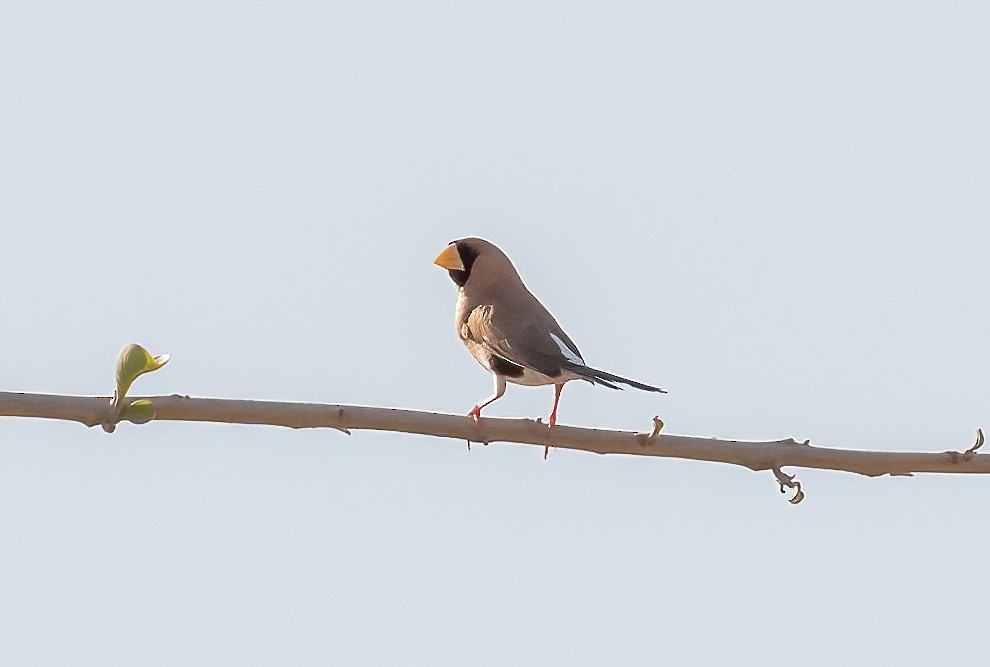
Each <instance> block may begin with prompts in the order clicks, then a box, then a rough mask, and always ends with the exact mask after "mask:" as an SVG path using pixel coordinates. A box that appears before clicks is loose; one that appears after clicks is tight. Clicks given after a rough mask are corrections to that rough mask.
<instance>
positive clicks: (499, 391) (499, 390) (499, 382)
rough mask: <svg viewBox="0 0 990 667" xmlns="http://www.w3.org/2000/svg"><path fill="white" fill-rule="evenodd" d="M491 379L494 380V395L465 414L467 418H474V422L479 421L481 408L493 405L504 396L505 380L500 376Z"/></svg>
mask: <svg viewBox="0 0 990 667" xmlns="http://www.w3.org/2000/svg"><path fill="white" fill-rule="evenodd" d="M492 377H493V378H495V393H494V394H492V395H491V396H489V397H488V400H487V401H485V402H484V403H479V404H478V405H476V406H474V407H473V408H471V412H469V413H467V416H468V417H474V421H480V420H481V408H483V407H485V406H486V405H490V404H492V403H494V402H495V401H497V400H498V399H500V398H502V396H503V395H505V378H504V377H502V376H501V375H495V374H493V375H492Z"/></svg>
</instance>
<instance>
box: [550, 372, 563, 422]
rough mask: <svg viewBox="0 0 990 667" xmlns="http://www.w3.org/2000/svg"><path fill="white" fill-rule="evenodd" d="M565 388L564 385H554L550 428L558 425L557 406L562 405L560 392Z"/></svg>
mask: <svg viewBox="0 0 990 667" xmlns="http://www.w3.org/2000/svg"><path fill="white" fill-rule="evenodd" d="M563 388H564V383H563V382H561V383H560V384H556V385H554V394H553V411H552V412H551V413H550V428H553V427H554V426H556V425H557V404H558V403H560V391H561V389H563Z"/></svg>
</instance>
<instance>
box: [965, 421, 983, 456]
mask: <svg viewBox="0 0 990 667" xmlns="http://www.w3.org/2000/svg"><path fill="white" fill-rule="evenodd" d="M982 446H983V429H982V428H978V429H976V442H975V443H974V444H973V446H972V447H970V448H969V449H967V450H966V451H965V452H963V460H964V461H969V460H970V459H971V458H973V457H974V456H976V450H978V449H979V448H980V447H982Z"/></svg>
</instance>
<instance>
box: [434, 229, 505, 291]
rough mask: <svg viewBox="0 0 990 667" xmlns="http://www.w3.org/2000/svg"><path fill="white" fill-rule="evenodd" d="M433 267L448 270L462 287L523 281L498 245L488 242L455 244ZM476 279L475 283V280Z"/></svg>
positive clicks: (442, 254)
mask: <svg viewBox="0 0 990 667" xmlns="http://www.w3.org/2000/svg"><path fill="white" fill-rule="evenodd" d="M433 263H434V264H436V265H437V266H439V267H441V268H444V269H447V272H448V273H449V274H450V279H451V280H453V281H454V283H456V284H457V286H458V287H464V286H465V285H466V284H467V282H468V281H469V280H471V281H472V284H479V283H487V282H488V281H496V280H506V279H509V280H511V279H513V278H515V279H516V280H518V279H519V274H518V273H516V269H515V267H514V266H512V262H511V261H509V258H508V257H507V256H506V255H505V253H504V252H502V251H501V250H500V249H499V247H498V246H496V245H495V244H494V243H490V242H488V241H486V240H484V239H479V238H466V239H458V240H457V241H451V242H450V244H449V245H448V246H447V247H446V248H444V249H443V252H441V253H440V254H439V255H438V256H437V258H436V259H435V260H433ZM472 278H473V280H472Z"/></svg>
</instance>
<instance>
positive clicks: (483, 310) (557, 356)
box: [433, 237, 667, 429]
mask: <svg viewBox="0 0 990 667" xmlns="http://www.w3.org/2000/svg"><path fill="white" fill-rule="evenodd" d="M433 263H434V264H436V265H437V266H439V267H441V268H444V269H447V272H448V273H449V274H450V278H451V280H453V281H454V284H455V285H457V306H456V309H455V313H454V326H455V329H456V332H457V337H458V338H459V339H460V340H461V342H462V343H464V345H465V346H466V347H467V349H468V351H469V352H470V353H471V356H473V357H474V358H475V360H477V362H478V363H479V364H481V365H482V366H483V367H484V368H485V369H486V370H488V371H489V372H490V373H491V374H492V377H493V379H494V384H495V392H494V393H493V394H492V395H491V396H490V397H488V398H487V399H486V400H484V401H482V402H480V403H478V404H476V405H475V406H474V407H473V408H472V409H471V411H470V412H469V413H468V415H467V416H469V417H473V418H474V419H475V421H476V422H477V421H480V419H481V410H482V409H483V408H485V407H487V406H489V405H491V404H492V403H494V402H495V401H497V400H498V399H500V398H502V396H503V395H504V394H505V388H506V382H512V383H513V384H520V385H528V386H540V385H549V384H552V385H554V398H553V409H552V410H551V412H550V419H549V428H550V429H553V428H554V427H555V426H556V425H557V407H558V405H559V403H560V392H561V390H562V389H563V388H564V384H565V383H567V382H570V381H571V380H585V381H587V382H591V383H592V384H600V385H602V386H605V387H609V388H610V389H621V388H622V387H619V386H618V385H620V384H624V385H627V386H629V387H635V388H636V389H642V390H643V391H652V392H658V393H662V394H665V393H667V392H666V391H665V390H663V389H661V388H660V387H654V386H651V385H648V384H644V383H642V382H637V381H636V380H630V379H628V378H624V377H621V376H619V375H614V374H612V373H609V372H606V371H603V370H599V369H597V368H592V367H591V366H588V365H587V364H586V363H585V361H584V357H583V356H582V355H581V351H580V350H578V347H577V345H575V344H574V341H572V340H571V338H570V336H568V335H567V334H566V333H564V330H563V329H562V328H561V327H560V325H559V324H557V320H556V319H554V316H553V315H551V314H550V311H548V310H547V309H546V307H544V305H543V304H542V303H540V300H539V299H537V298H536V296H534V295H533V293H532V292H530V291H529V289H528V288H527V287H526V285H525V284H524V283H523V281H522V278H521V277H520V276H519V272H518V271H517V270H516V267H515V266H514V265H513V264H512V260H510V259H509V257H508V256H507V255H506V254H505V253H504V252H502V250H501V249H500V248H499V247H498V246H496V245H495V244H494V243H491V242H490V241H486V240H484V239H481V238H474V237H471V238H463V239H458V240H456V241H451V242H450V243H449V244H448V245H447V247H446V248H444V249H443V251H442V252H441V253H440V254H439V255H438V256H437V258H436V259H435V260H433Z"/></svg>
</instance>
